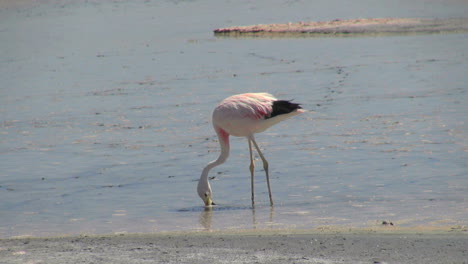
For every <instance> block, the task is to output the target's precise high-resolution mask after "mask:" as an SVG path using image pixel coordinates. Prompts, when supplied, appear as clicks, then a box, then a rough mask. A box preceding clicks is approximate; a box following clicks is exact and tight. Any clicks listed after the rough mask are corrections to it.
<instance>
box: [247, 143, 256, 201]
mask: <svg viewBox="0 0 468 264" xmlns="http://www.w3.org/2000/svg"><path fill="white" fill-rule="evenodd" d="M248 141H249V151H250V166H249V169H250V187H251V190H252V207H255V194H254V170H255V162H254V159H253V153H252V140H251V139H250V138H249V139H248Z"/></svg>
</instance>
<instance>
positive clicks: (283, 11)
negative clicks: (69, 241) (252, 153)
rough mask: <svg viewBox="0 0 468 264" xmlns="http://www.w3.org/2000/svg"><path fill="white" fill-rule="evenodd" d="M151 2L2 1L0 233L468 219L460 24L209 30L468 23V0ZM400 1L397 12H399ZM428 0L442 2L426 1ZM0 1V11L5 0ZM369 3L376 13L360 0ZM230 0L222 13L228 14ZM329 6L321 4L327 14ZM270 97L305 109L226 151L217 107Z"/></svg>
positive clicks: (467, 57) (466, 57)
mask: <svg viewBox="0 0 468 264" xmlns="http://www.w3.org/2000/svg"><path fill="white" fill-rule="evenodd" d="M390 2H391V1H388V3H387V2H381V4H380V5H379V6H375V5H369V4H368V3H367V2H366V1H358V2H356V4H355V5H354V6H352V7H351V8H350V7H346V8H345V7H341V6H340V5H339V4H338V3H337V2H333V1H332V2H330V1H323V2H317V3H315V4H314V5H312V4H310V3H303V2H300V1H296V2H294V1H275V2H272V1H256V2H245V3H244V2H243V3H238V2H229V1H178V2H169V1H166V2H160V1H155V2H151V1H141V2H126V1H121V2H113V3H93V2H88V3H85V2H76V1H75V2H72V1H70V2H60V3H58V2H54V1H49V2H47V3H45V4H37V3H36V4H27V3H20V4H10V5H7V6H3V8H1V9H0V20H1V21H2V23H0V25H1V26H0V27H1V28H0V42H1V43H2V46H3V48H2V49H1V50H0V67H1V70H0V75H1V79H2V84H1V86H0V113H1V123H0V124H1V127H0V142H1V145H0V155H1V158H0V168H1V169H0V200H1V201H2V202H1V203H0V237H10V236H21V235H57V234H78V233H114V232H158V231H174V230H177V231H178V230H206V229H209V230H218V229H238V228H239V229H244V228H246V229H252V228H316V227H321V226H330V225H340V226H343V225H344V226H354V227H361V226H372V225H377V224H379V223H381V222H382V221H383V220H385V221H392V222H393V223H395V224H397V225H399V226H417V225H436V226H437V225H462V224H467V223H466V219H468V210H467V208H468V206H467V205H468V203H467V201H466V197H467V195H466V194H467V191H468V187H467V186H468V178H467V165H466V160H467V151H468V140H467V139H468V137H467V132H466V131H468V127H467V124H466V113H467V110H468V109H467V107H466V104H465V102H466V101H467V99H468V98H467V87H466V83H467V81H468V77H467V75H466V69H467V64H468V54H467V53H466V50H467V49H466V47H467V43H468V34H432V35H414V36H387V37H375V36H373V37H356V38H329V37H327V38H216V37H214V36H213V34H212V32H211V30H212V29H214V28H217V27H225V26H232V25H248V24H255V23H272V22H287V21H300V20H305V21H307V20H329V19H334V18H343V19H346V18H356V17H398V16H401V17H422V18H426V17H440V18H446V17H461V16H464V15H465V14H466V13H467V11H468V5H466V4H465V3H463V1H450V2H449V3H448V4H444V5H442V4H438V3H437V2H434V3H432V7H431V8H429V7H427V6H426V5H425V3H426V2H427V1H412V3H411V4H408V3H406V2H404V3H402V4H400V5H395V4H394V3H390ZM396 6H398V8H397V7H396ZM434 6H436V7H438V8H434ZM0 7H1V5H0ZM363 7H366V8H363ZM227 10H229V12H226V11H227ZM324 10H329V11H324ZM249 91H267V92H270V93H272V94H274V95H275V96H277V97H279V98H285V99H295V101H296V102H300V103H302V104H303V107H304V108H306V109H308V110H309V112H307V113H305V114H302V115H300V116H297V117H294V118H293V119H291V120H288V121H285V122H283V123H281V124H279V125H277V126H275V127H273V128H271V129H269V130H268V131H266V132H264V133H262V134H259V135H257V141H258V142H259V144H260V145H261V147H262V149H264V153H265V154H266V156H267V159H268V160H269V162H270V169H271V175H272V189H273V198H274V200H275V203H276V204H275V207H274V208H271V207H270V206H269V202H268V194H267V190H266V183H265V181H264V173H263V171H261V169H260V167H261V161H260V160H258V161H257V165H258V169H257V172H256V176H257V177H256V181H257V183H256V198H257V201H256V202H257V207H256V208H255V210H252V208H251V205H250V204H251V201H250V178H249V177H250V176H249V171H248V163H249V161H248V147H247V142H246V140H245V139H242V138H232V150H231V151H232V152H231V156H230V158H229V160H228V162H227V163H225V164H223V165H222V166H219V167H217V168H215V169H214V170H212V172H211V174H210V175H211V176H212V177H215V178H214V179H213V180H212V181H211V185H212V188H213V193H214V200H215V202H217V204H218V206H216V207H215V208H213V210H205V209H204V208H203V207H202V202H201V200H200V199H199V198H198V195H197V194H196V184H197V180H198V177H199V175H200V173H201V169H202V168H203V167H204V166H205V164H206V163H207V162H209V161H211V160H213V159H215V158H216V157H217V155H218V143H217V139H216V137H215V136H214V133H213V131H212V128H211V124H210V120H209V119H210V116H211V111H212V109H213V107H214V106H215V105H216V104H217V103H218V102H219V101H220V100H222V99H223V98H225V97H227V96H229V95H231V94H236V93H242V92H249Z"/></svg>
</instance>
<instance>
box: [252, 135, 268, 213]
mask: <svg viewBox="0 0 468 264" xmlns="http://www.w3.org/2000/svg"><path fill="white" fill-rule="evenodd" d="M250 140H251V141H252V142H253V144H254V146H255V148H256V149H257V152H258V155H259V156H260V158H261V159H262V161H263V169H264V170H265V174H266V180H267V185H268V194H269V195H270V205H271V206H273V197H272V195H271V187H270V175H269V174H268V161H267V160H266V159H265V157H264V156H263V153H262V151H261V150H260V148H259V147H258V145H257V142H255V139H254V137H253V136H252V137H251V138H250Z"/></svg>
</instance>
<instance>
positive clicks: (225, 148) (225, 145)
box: [198, 127, 230, 190]
mask: <svg viewBox="0 0 468 264" xmlns="http://www.w3.org/2000/svg"><path fill="white" fill-rule="evenodd" d="M215 130H216V134H218V140H219V146H220V147H221V153H220V154H219V157H218V158H217V159H216V160H214V161H212V162H210V163H208V164H207V165H206V167H205V168H204V169H203V171H202V174H201V176H200V180H199V181H198V189H199V190H200V189H201V188H202V189H205V188H206V189H210V190H211V187H210V183H209V182H208V173H209V172H210V170H211V169H212V168H214V167H216V166H218V165H220V164H223V163H224V162H225V161H226V160H227V158H228V157H229V149H230V147H229V134H228V133H227V132H226V131H224V130H223V129H222V128H218V127H215Z"/></svg>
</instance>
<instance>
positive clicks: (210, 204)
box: [205, 196, 216, 206]
mask: <svg viewBox="0 0 468 264" xmlns="http://www.w3.org/2000/svg"><path fill="white" fill-rule="evenodd" d="M212 205H216V204H215V203H214V202H213V200H211V197H209V196H208V197H206V199H205V206H212Z"/></svg>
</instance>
